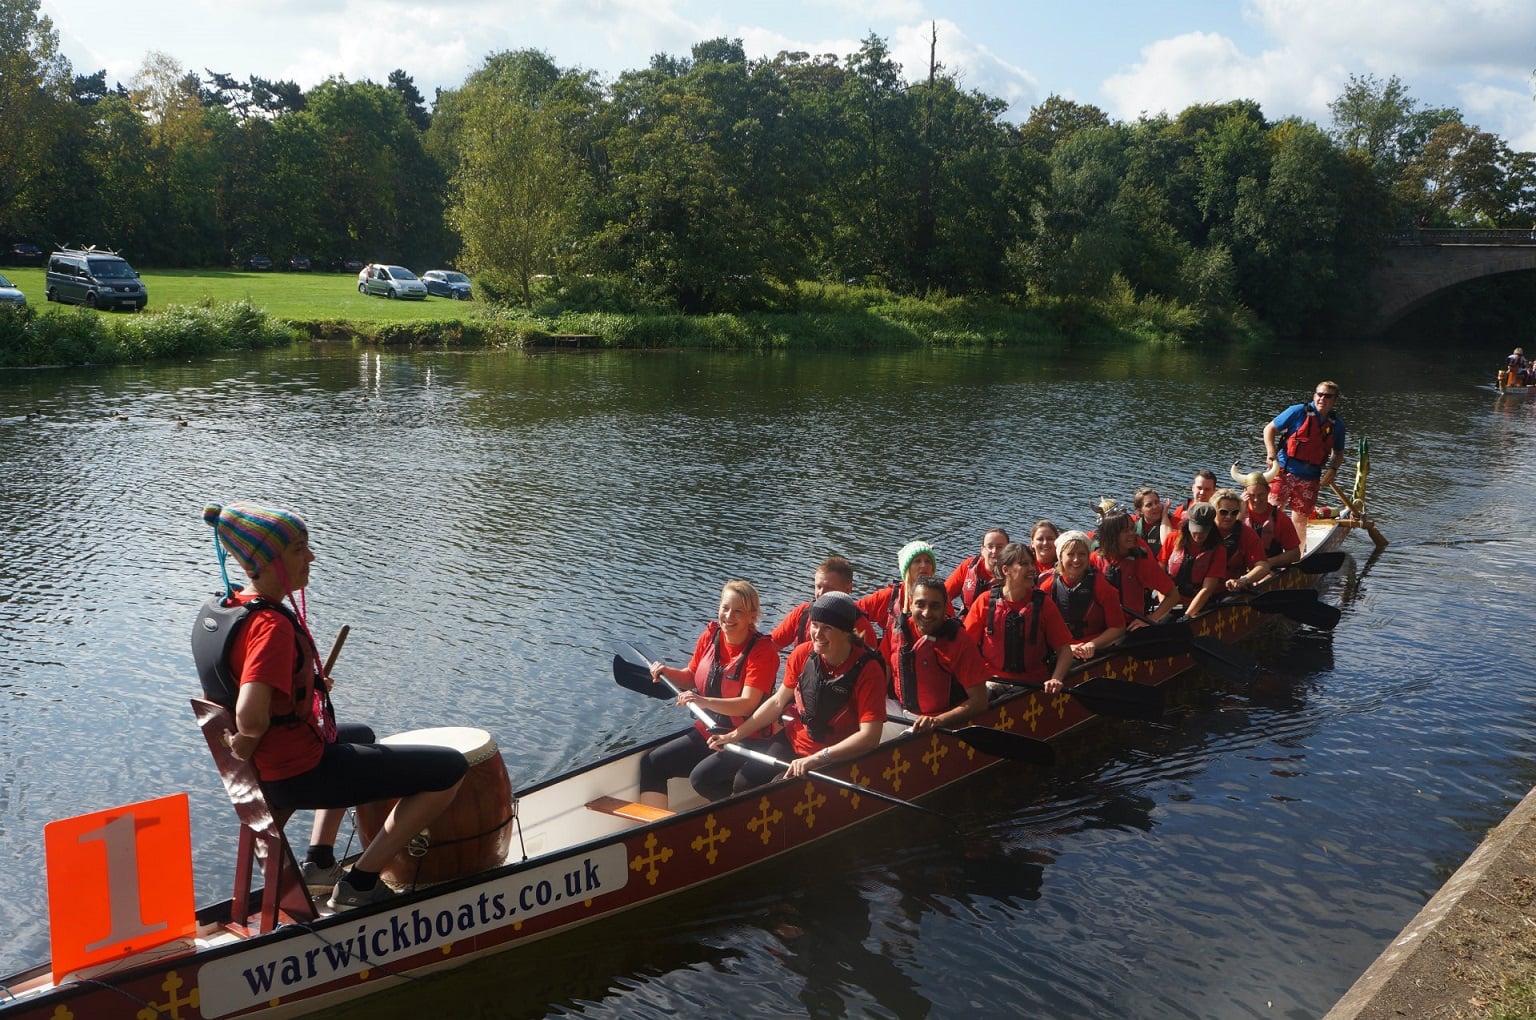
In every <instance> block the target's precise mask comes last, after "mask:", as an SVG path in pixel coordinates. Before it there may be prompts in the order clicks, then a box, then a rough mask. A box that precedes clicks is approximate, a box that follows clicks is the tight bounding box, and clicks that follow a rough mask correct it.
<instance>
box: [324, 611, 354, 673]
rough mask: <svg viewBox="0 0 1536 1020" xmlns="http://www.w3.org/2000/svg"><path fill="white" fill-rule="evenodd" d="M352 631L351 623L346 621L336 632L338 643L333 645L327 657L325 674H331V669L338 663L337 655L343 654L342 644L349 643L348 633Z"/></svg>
mask: <svg viewBox="0 0 1536 1020" xmlns="http://www.w3.org/2000/svg"><path fill="white" fill-rule="evenodd" d="M350 633H352V627H351V625H350V624H345V623H344V624H342V625H341V629H340V630H338V631H337V632H336V643H335V644H333V645H331V654H330V655H327V656H326V657H325V669H324V671H323V672H324V675H325V676H327V677H328V676H330V675H331V669H332V667H334V666H335V665H336V657H337V656H338V655H340V654H341V646H342V645H344V644H346V643H347V635H348V634H350Z"/></svg>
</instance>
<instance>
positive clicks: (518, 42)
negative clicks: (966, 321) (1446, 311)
mask: <svg viewBox="0 0 1536 1020" xmlns="http://www.w3.org/2000/svg"><path fill="white" fill-rule="evenodd" d="M41 10H42V13H43V14H46V15H48V16H49V17H51V18H52V19H53V21H54V24H55V27H57V28H58V29H59V33H60V36H61V41H62V46H63V50H64V53H65V55H66V56H67V57H69V59H70V61H71V62H72V63H73V64H74V65H75V70H76V71H77V72H89V71H95V70H97V69H100V68H106V70H107V72H108V77H109V80H112V81H122V82H124V83H125V84H126V83H127V81H128V80H129V79H130V78H131V77H132V75H133V73H134V72H135V70H137V69H138V67H139V66H140V65H142V64H143V62H144V57H145V55H146V54H147V53H148V52H149V51H151V50H159V51H161V52H164V53H167V54H169V55H170V56H171V57H173V58H174V59H176V60H177V61H178V62H179V63H180V64H181V65H182V66H183V67H186V68H188V69H191V70H197V71H199V72H201V71H202V69H203V68H205V67H209V68H212V69H214V70H217V71H224V72H227V73H230V74H233V75H235V76H236V77H239V78H244V77H246V76H248V75H251V74H256V75H260V76H262V77H265V78H285V79H292V80H295V81H297V82H299V84H300V85H303V86H304V87H306V88H307V87H309V86H312V85H314V84H316V83H317V82H320V81H322V80H324V79H325V78H327V77H330V76H332V75H343V76H345V77H347V78H348V79H351V80H359V79H364V78H369V79H372V80H374V81H379V82H382V81H384V80H385V78H386V77H387V76H388V74H389V72H390V71H391V70H393V69H395V68H397V67H398V68H404V69H405V70H406V71H407V72H408V73H409V74H411V75H412V76H413V77H414V78H415V80H416V84H417V87H418V88H420V89H421V91H422V92H423V93H424V94H425V95H426V96H427V97H428V98H429V99H430V98H431V97H432V95H433V93H434V89H436V88H439V87H442V88H453V87H456V86H457V85H458V84H459V83H461V82H462V81H463V80H464V78H465V76H466V75H468V74H469V73H470V72H471V71H473V70H474V69H475V68H476V67H478V66H479V65H480V64H481V62H482V61H483V60H484V58H485V57H486V55H488V54H490V53H494V52H498V51H501V50H508V49H521V48H525V47H534V48H537V49H542V50H544V51H546V52H547V53H549V54H550V56H551V57H553V58H554V60H555V62H556V63H557V64H559V65H560V66H562V67H582V68H588V69H591V70H594V71H597V72H598V73H599V74H601V75H602V76H604V77H605V78H608V79H611V78H613V77H615V76H617V75H618V74H619V73H620V72H622V71H625V70H628V69H632V68H637V67H642V66H644V65H645V64H646V63H647V62H648V61H649V59H650V57H651V55H652V54H654V53H658V52H666V53H673V54H679V55H686V54H687V52H688V50H689V48H690V47H691V46H692V44H693V43H695V42H698V41H700V40H702V39H709V38H713V37H715V36H727V37H731V38H740V39H741V40H742V41H743V43H744V45H745V47H746V50H747V53H748V55H749V56H771V55H773V54H775V53H777V52H779V51H780V50H805V51H807V52H811V53H835V54H838V55H839V56H844V55H846V54H848V53H850V52H852V51H853V50H854V49H856V48H857V47H858V44H859V42H860V41H861V40H862V39H863V38H864V37H866V36H867V35H869V34H870V33H871V32H873V33H875V34H877V35H879V36H881V37H882V38H884V39H886V40H887V41H888V42H889V43H890V45H891V47H892V49H893V51H894V52H895V55H896V57H897V59H898V60H899V61H900V62H901V63H902V64H903V65H904V67H905V68H906V71H907V73H908V75H909V76H911V77H914V78H915V77H918V76H920V75H921V74H923V73H924V72H925V70H926V66H927V47H928V31H929V25H930V24H931V23H937V26H938V33H939V59H940V60H941V61H942V62H943V63H944V64H945V65H946V67H948V68H949V69H950V70H951V71H953V72H955V73H956V74H957V75H959V76H960V77H961V79H962V80H963V81H964V83H965V84H966V85H968V86H969V87H972V88H976V89H979V90H981V91H983V92H986V93H989V94H991V95H995V96H999V97H1002V98H1003V99H1006V100H1007V101H1008V102H1009V103H1010V104H1011V116H1012V118H1013V119H1016V120H1022V119H1024V118H1026V117H1027V116H1028V114H1029V109H1030V107H1031V106H1032V105H1034V104H1035V103H1038V102H1039V101H1040V100H1042V99H1044V98H1045V97H1046V96H1048V95H1050V94H1051V93H1057V94H1060V95H1063V96H1066V97H1068V98H1070V99H1075V100H1078V101H1080V102H1089V103H1093V104H1095V105H1097V106H1099V107H1101V108H1103V109H1104V110H1106V111H1107V112H1108V113H1110V114H1111V115H1112V116H1114V117H1116V118H1121V119H1133V118H1135V117H1136V116H1137V115H1138V114H1140V113H1143V112H1147V113H1157V112H1159V111H1163V110H1167V111H1169V112H1175V113H1176V112H1177V111H1179V110H1181V109H1183V108H1184V107H1185V106H1187V105H1189V104H1190V103H1194V102H1214V101H1223V100H1228V99H1234V98H1250V99H1256V100H1258V101H1259V102H1260V104H1261V105H1262V107H1263V109H1264V112H1265V114H1266V115H1267V116H1269V117H1270V118H1272V119H1275V118H1280V117H1284V116H1291V115H1297V116H1302V117H1305V118H1307V119H1310V120H1313V121H1316V122H1318V123H1320V124H1322V125H1324V126H1325V127H1326V126H1327V124H1328V121H1329V116H1328V109H1327V107H1328V103H1329V102H1330V101H1331V100H1333V99H1334V98H1336V97H1337V96H1338V95H1339V93H1340V92H1341V91H1342V89H1343V86H1344V84H1345V82H1346V81H1347V80H1348V76H1349V75H1350V74H1351V73H1354V74H1366V73H1372V74H1375V75H1377V76H1378V77H1382V78H1385V77H1387V76H1389V75H1393V74H1395V75H1397V76H1398V77H1399V78H1401V79H1402V81H1403V83H1404V84H1405V85H1406V86H1407V87H1408V90H1409V93H1410V94H1411V95H1412V96H1413V97H1414V98H1416V99H1418V100H1419V101H1420V102H1422V103H1424V104H1427V105H1437V106H1438V105H1447V106H1456V107H1459V108H1460V109H1461V110H1462V111H1463V113H1464V114H1465V116H1466V119H1467V121H1468V122H1470V123H1472V124H1475V125H1477V126H1479V127H1481V128H1483V129H1485V130H1488V131H1493V132H1495V133H1497V134H1499V135H1500V136H1502V137H1503V138H1504V139H1505V140H1506V141H1508V142H1510V143H1511V144H1512V145H1514V146H1515V147H1516V148H1519V149H1524V150H1536V102H1533V101H1532V86H1533V83H1532V71H1533V69H1536V3H1533V2H1532V0H1457V2H1454V3H1453V2H1450V0H1343V2H1340V0H1225V2H1223V0H1207V2H1197V0H1165V2H1162V3H1159V4H1151V3H1146V2H1144V0H1143V2H1126V3H1106V2H1098V0H1077V2H1074V0H1052V2H1038V0H936V2H924V0H775V2H759V0H745V2H732V0H715V2H697V0H537V2H527V0H435V2H414V0H258V2H249V0H132V2H131V3H128V4H125V3H123V0H110V2H108V0H42V5H41Z"/></svg>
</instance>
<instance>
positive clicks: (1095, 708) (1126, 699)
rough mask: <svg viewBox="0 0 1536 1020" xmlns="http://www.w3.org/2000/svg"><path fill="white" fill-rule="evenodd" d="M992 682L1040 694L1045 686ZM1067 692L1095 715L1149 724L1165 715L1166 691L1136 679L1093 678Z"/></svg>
mask: <svg viewBox="0 0 1536 1020" xmlns="http://www.w3.org/2000/svg"><path fill="white" fill-rule="evenodd" d="M992 680H993V682H994V683H1000V684H1007V685H1008V686H1010V687H1028V688H1031V689H1032V690H1037V691H1038V690H1040V689H1042V688H1043V687H1045V681H1043V680H1013V679H1010V678H1009V677H1006V676H995V677H993V678H992ZM1065 691H1066V693H1067V694H1070V695H1071V696H1072V697H1074V698H1076V699H1077V700H1079V701H1081V702H1082V703H1083V707H1084V708H1086V709H1088V710H1089V711H1090V712H1093V713H1095V714H1096V715H1108V716H1115V717H1116V718H1120V719H1139V720H1142V721H1143V722H1147V721H1151V720H1153V719H1157V718H1159V717H1160V716H1161V715H1162V714H1163V692H1162V691H1161V690H1160V689H1158V688H1156V687H1151V686H1148V685H1147V684H1139V683H1136V682H1135V681H1134V680H1116V679H1114V678H1113V677H1107V676H1091V677H1089V678H1088V679H1086V680H1080V681H1078V682H1077V683H1075V684H1073V685H1072V686H1070V687H1067V688H1066V689H1065Z"/></svg>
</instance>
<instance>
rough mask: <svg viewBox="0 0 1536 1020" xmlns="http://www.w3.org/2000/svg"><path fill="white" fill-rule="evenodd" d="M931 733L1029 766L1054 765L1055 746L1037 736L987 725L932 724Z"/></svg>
mask: <svg viewBox="0 0 1536 1020" xmlns="http://www.w3.org/2000/svg"><path fill="white" fill-rule="evenodd" d="M886 718H887V719H889V720H890V721H891V722H894V723H901V724H902V725H903V726H911V725H912V720H911V719H908V718H906V717H905V716H901V715H890V714H887V715H886ZM931 732H934V733H942V734H944V735H945V736H949V737H954V738H955V739H956V740H958V741H960V743H962V744H969V745H970V746H971V747H974V748H975V749H976V750H978V751H980V752H981V753H982V754H990V755H991V756H992V757H994V758H1007V759H1009V760H1011V761H1026V762H1029V763H1030V764H1031V765H1054V764H1055V763H1056V749H1055V748H1054V747H1052V746H1051V745H1050V744H1048V743H1046V742H1045V741H1044V740H1040V739H1039V738H1037V737H1026V736H1025V735H1024V734H1022V733H1009V732H1008V731H1007V730H995V729H993V728H992V727H990V726H962V727H960V728H959V729H958V730H951V729H945V728H944V727H942V726H935V727H934V728H933V730H932V731H931Z"/></svg>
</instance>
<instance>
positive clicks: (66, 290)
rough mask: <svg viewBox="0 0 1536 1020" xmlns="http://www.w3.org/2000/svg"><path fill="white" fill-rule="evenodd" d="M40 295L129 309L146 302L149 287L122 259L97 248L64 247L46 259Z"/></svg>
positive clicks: (138, 306)
mask: <svg viewBox="0 0 1536 1020" xmlns="http://www.w3.org/2000/svg"><path fill="white" fill-rule="evenodd" d="M45 280H46V283H45V284H44V286H45V287H46V289H45V290H44V292H43V296H44V297H46V298H47V299H48V300H49V301H58V302H60V303H61V304H76V305H85V306H87V307H89V308H132V309H133V310H134V311H138V310H139V309H141V308H143V307H144V306H145V305H147V304H149V289H148V288H147V287H145V286H144V281H143V280H141V279H139V274H138V273H136V272H134V269H133V267H132V266H130V265H129V264H128V262H127V260H126V259H124V258H123V257H122V256H121V255H118V254H116V253H115V252H110V251H106V250H104V249H100V248H64V249H62V250H60V251H56V252H54V253H53V254H52V255H51V256H49V258H48V274H47V276H46V277H45Z"/></svg>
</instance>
